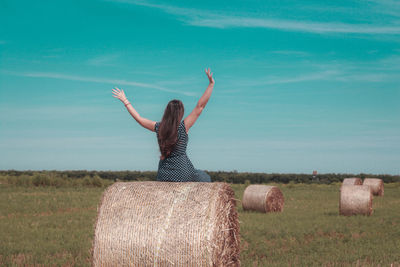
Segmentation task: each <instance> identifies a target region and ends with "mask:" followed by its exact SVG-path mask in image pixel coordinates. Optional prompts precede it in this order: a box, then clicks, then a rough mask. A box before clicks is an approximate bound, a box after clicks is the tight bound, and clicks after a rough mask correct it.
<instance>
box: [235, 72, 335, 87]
mask: <svg viewBox="0 0 400 267" xmlns="http://www.w3.org/2000/svg"><path fill="white" fill-rule="evenodd" d="M336 74H338V72H337V71H334V70H329V71H321V72H315V73H306V74H301V75H298V76H295V77H287V76H282V77H277V76H272V77H271V76H269V77H262V78H258V79H254V80H251V81H243V82H240V86H261V85H267V84H285V83H299V82H307V81H317V80H326V79H331V78H332V77H334V75H336ZM235 84H238V81H235Z"/></svg>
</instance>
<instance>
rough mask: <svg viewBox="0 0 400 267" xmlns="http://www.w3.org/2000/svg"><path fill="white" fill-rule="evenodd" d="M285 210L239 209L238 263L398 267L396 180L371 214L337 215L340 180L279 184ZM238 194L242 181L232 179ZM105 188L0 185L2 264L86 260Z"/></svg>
mask: <svg viewBox="0 0 400 267" xmlns="http://www.w3.org/2000/svg"><path fill="white" fill-rule="evenodd" d="M278 186H279V187H280V188H281V190H282V191H283V194H284V196H285V207H284V211H283V212H282V213H276V214H260V213H255V212H244V211H243V210H242V208H241V203H240V202H238V211H239V220H240V222H241V223H240V226H241V227H240V233H241V262H242V266H288V265H291V266H312V265H315V266H350V265H354V266H378V265H381V266H390V265H391V264H393V266H400V183H393V184H385V196H384V197H375V198H374V201H373V209H374V213H373V215H372V216H370V217H366V216H352V217H344V216H339V215H338V202H339V185H338V184H332V185H318V184H311V185H306V184H286V185H283V184H279V185H278ZM232 187H233V188H234V190H235V193H236V197H237V198H238V199H241V198H242V195H243V191H244V189H245V185H232ZM103 190H104V187H84V186H82V187H75V188H74V187H59V188H57V187H54V186H46V187H33V186H30V187H23V186H16V185H9V184H4V183H2V184H0V266H20V265H24V266H40V265H41V266H90V263H91V258H90V248H91V242H92V236H93V233H94V221H95V218H96V208H97V204H98V202H99V200H100V197H101V194H102V192H103Z"/></svg>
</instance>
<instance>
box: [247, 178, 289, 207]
mask: <svg viewBox="0 0 400 267" xmlns="http://www.w3.org/2000/svg"><path fill="white" fill-rule="evenodd" d="M284 202H285V200H284V198H283V194H282V192H281V190H280V189H279V188H278V187H276V186H268V185H255V184H254V185H249V186H248V187H247V188H246V189H245V190H244V193H243V200H242V205H243V210H254V211H260V212H265V213H267V212H278V211H282V210H283V205H284Z"/></svg>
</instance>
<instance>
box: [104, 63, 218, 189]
mask: <svg viewBox="0 0 400 267" xmlns="http://www.w3.org/2000/svg"><path fill="white" fill-rule="evenodd" d="M205 72H206V74H207V77H208V80H209V82H210V83H209V85H208V87H207V89H206V91H205V92H204V94H203V95H202V97H201V98H200V99H199V101H198V102H197V105H196V107H195V108H194V109H193V111H192V112H191V113H190V114H189V115H188V116H187V117H186V118H185V119H184V120H182V118H183V115H184V106H183V104H182V102H181V101H180V100H176V99H174V100H171V101H170V102H169V103H168V105H167V107H166V108H165V111H164V116H163V117H162V120H161V121H160V122H155V121H151V120H149V119H146V118H143V117H141V116H140V115H139V113H138V112H137V111H136V110H135V109H134V108H133V107H132V105H131V103H130V102H129V101H128V99H127V98H126V96H125V93H124V91H123V90H120V89H118V88H117V87H115V89H113V90H112V91H113V96H114V97H115V98H118V99H119V100H121V101H122V102H123V103H124V104H125V107H126V108H127V109H128V111H129V113H130V114H131V115H132V117H133V118H134V119H135V120H136V121H137V122H138V123H139V124H140V125H142V126H143V127H144V128H146V129H148V130H150V131H152V132H156V134H157V140H158V145H159V147H160V152H161V156H160V161H159V163H158V172H157V180H158V181H169V182H211V178H210V176H209V175H208V174H207V173H205V172H204V171H201V170H197V169H195V168H194V167H193V164H192V162H191V161H190V159H189V158H188V156H187V155H186V146H187V142H188V132H189V129H190V128H191V127H192V126H193V124H194V123H195V122H196V120H197V118H198V117H199V116H200V114H201V112H202V111H203V109H204V108H205V106H206V105H207V102H208V100H209V99H210V96H211V93H212V90H213V88H214V84H215V82H214V78H213V77H212V73H211V72H210V69H208V70H207V69H206V70H205Z"/></svg>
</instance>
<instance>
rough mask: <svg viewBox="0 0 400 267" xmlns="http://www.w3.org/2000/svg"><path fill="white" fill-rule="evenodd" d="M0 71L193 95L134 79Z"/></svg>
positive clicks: (9, 72)
mask: <svg viewBox="0 0 400 267" xmlns="http://www.w3.org/2000/svg"><path fill="white" fill-rule="evenodd" d="M1 72H3V73H6V74H11V75H16V76H23V77H35V78H51V79H62V80H70V81H82V82H94V83H107V84H112V85H114V86H119V85H129V86H136V87H143V88H151V89H156V90H159V91H164V92H169V93H177V94H182V95H187V96H193V95H195V94H194V93H192V92H185V91H177V90H172V89H168V88H165V87H162V86H158V85H154V84H149V83H139V82H134V81H127V80H119V79H107V78H97V77H85V76H78V75H67V74H61V73H54V72H23V73H20V72H12V71H7V70H1Z"/></svg>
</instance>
